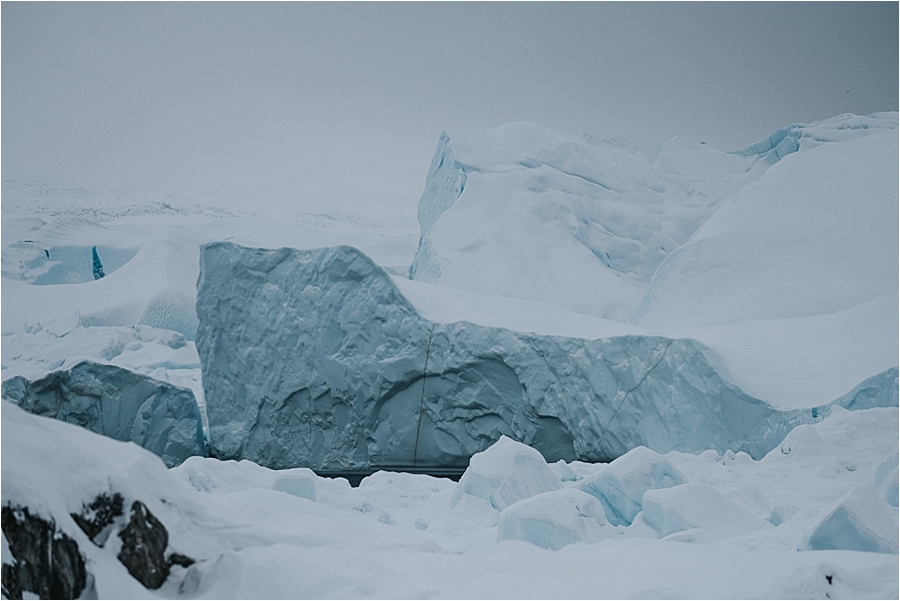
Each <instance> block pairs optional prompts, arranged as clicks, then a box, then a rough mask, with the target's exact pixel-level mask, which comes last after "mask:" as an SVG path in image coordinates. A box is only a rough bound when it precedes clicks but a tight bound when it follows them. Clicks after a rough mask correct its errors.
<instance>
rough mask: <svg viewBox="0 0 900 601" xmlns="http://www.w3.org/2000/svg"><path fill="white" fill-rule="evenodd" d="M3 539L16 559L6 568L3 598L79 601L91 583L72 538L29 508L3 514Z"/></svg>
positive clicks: (5, 565) (7, 508)
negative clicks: (30, 596) (27, 596)
mask: <svg viewBox="0 0 900 601" xmlns="http://www.w3.org/2000/svg"><path fill="white" fill-rule="evenodd" d="M2 525H3V535H4V536H5V537H6V540H7V542H8V543H9V550H10V552H11V554H12V556H13V557H14V558H15V563H13V564H3V573H2V581H3V594H4V595H5V596H6V598H8V599H21V598H22V596H23V593H24V592H30V593H34V594H37V595H38V596H40V598H41V599H77V598H78V597H79V596H80V595H81V593H82V591H84V588H85V585H86V583H87V571H86V570H85V564H84V557H82V555H81V552H80V551H79V549H78V543H76V542H75V541H74V540H73V539H72V538H71V537H69V536H68V535H66V534H65V533H64V532H61V531H59V530H58V529H57V527H56V524H55V523H54V522H53V521H52V520H45V519H43V518H41V517H39V516H37V515H33V514H32V513H31V512H29V511H28V508H27V507H14V506H10V505H7V506H5V507H3V510H2Z"/></svg>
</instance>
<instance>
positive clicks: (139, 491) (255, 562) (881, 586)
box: [0, 402, 898, 598]
mask: <svg viewBox="0 0 900 601" xmlns="http://www.w3.org/2000/svg"><path fill="white" fill-rule="evenodd" d="M897 417H898V416H897V409H896V408H893V409H869V410H860V411H852V412H847V411H839V410H836V412H835V415H832V416H829V417H826V418H824V419H823V420H822V421H820V422H818V423H817V424H815V425H814V426H810V427H812V428H815V429H816V430H817V432H819V436H820V438H821V440H822V441H823V443H824V444H825V445H832V444H833V443H834V440H832V439H834V438H839V439H840V440H841V443H842V444H840V445H836V446H833V447H830V448H828V449H821V450H820V452H819V454H818V455H817V456H813V455H810V456H809V457H808V458H807V459H808V460H809V461H810V462H815V464H818V465H822V464H823V463H827V462H828V461H829V460H837V461H839V462H841V463H845V464H846V460H847V459H848V458H855V461H856V463H855V469H854V470H852V471H849V470H846V469H844V470H842V471H841V472H840V473H836V474H829V475H828V476H823V475H817V474H816V473H815V471H814V470H810V469H796V467H791V468H789V469H786V468H787V466H785V465H784V464H783V463H781V462H772V461H768V460H763V461H754V460H752V459H750V458H749V457H746V456H744V457H743V458H741V457H740V456H737V455H734V454H731V455H730V456H729V455H728V454H726V455H718V454H716V453H705V454H703V455H699V456H698V455H690V454H682V453H677V452H673V453H669V454H667V455H666V456H665V458H666V459H667V460H668V461H670V462H671V463H672V465H673V466H675V467H677V469H679V470H680V471H681V472H682V473H683V474H685V476H686V477H687V478H688V479H689V480H690V484H686V485H681V486H676V487H670V488H663V489H657V490H654V491H652V492H654V493H655V494H656V495H657V496H659V495H660V494H661V493H665V492H667V491H669V492H670V493H671V492H673V491H678V490H679V489H681V490H684V491H686V492H687V494H682V495H681V497H680V498H678V497H677V496H676V495H673V497H675V498H673V499H670V502H669V504H668V507H669V509H670V510H672V511H673V512H674V511H675V510H676V509H677V510H681V511H684V512H688V511H689V510H690V509H691V503H688V502H687V501H688V500H690V499H695V500H696V498H697V497H700V498H701V499H707V497H712V498H714V499H715V502H714V504H713V507H714V508H718V509H721V507H722V506H726V507H728V508H729V510H730V511H731V512H732V513H735V514H737V515H740V516H742V520H744V521H741V522H740V523H741V524H746V523H748V522H750V523H753V524H754V525H755V526H759V522H758V521H754V520H758V519H760V518H757V517H756V516H753V515H752V514H751V513H750V512H749V511H746V512H744V513H740V510H738V509H735V505H734V503H732V504H730V505H729V503H731V502H730V501H728V500H727V499H726V497H725V496H724V495H725V493H724V492H722V491H724V490H727V488H728V487H729V486H732V487H733V486H735V485H738V484H741V483H744V484H752V485H753V486H755V487H756V488H757V489H758V490H759V491H762V494H764V495H765V496H766V497H768V498H769V499H770V500H776V499H777V500H778V501H779V503H780V504H781V505H782V506H787V505H793V506H795V507H802V509H801V510H800V511H798V512H797V513H796V514H795V515H793V516H791V517H788V518H786V521H785V522H784V523H783V524H782V525H780V526H777V527H775V526H771V525H770V526H768V527H762V528H760V529H759V530H755V531H752V532H749V533H748V534H744V535H737V536H732V537H730V538H722V539H719V538H718V535H721V531H720V530H719V529H720V528H722V527H723V526H722V524H721V523H720V522H718V521H717V518H718V517H720V515H721V514H715V515H712V516H709V515H700V517H699V519H694V520H692V522H691V524H694V523H699V524H700V526H699V527H697V526H695V527H692V528H690V529H688V530H681V531H680V532H678V533H675V534H671V535H669V536H667V537H665V540H661V539H660V535H659V534H658V533H656V532H655V531H654V530H652V529H650V530H648V529H647V528H648V527H647V526H643V528H644V529H643V530H641V531H640V532H638V531H637V527H638V526H639V522H641V523H643V518H641V517H638V519H637V520H635V523H634V524H633V525H632V526H630V527H627V528H626V527H622V526H618V527H616V526H613V525H611V524H609V523H608V522H607V523H605V524H604V521H605V520H604V519H603V514H602V512H601V510H602V506H601V504H600V503H599V502H598V501H597V500H596V499H595V498H594V497H592V496H590V495H588V494H586V493H583V492H581V491H579V490H577V488H574V487H572V486H571V484H572V483H569V484H570V485H569V486H566V483H563V482H561V481H559V480H557V489H556V490H554V491H546V492H537V489H533V491H532V492H533V493H534V494H531V495H530V496H528V497H526V498H524V499H520V500H519V501H518V502H517V503H514V504H512V505H510V506H508V507H507V508H505V509H504V511H503V512H498V511H497V510H496V509H494V508H493V507H490V506H489V505H486V504H485V505H478V504H474V503H472V504H464V503H457V504H456V505H455V506H452V505H451V504H452V499H453V498H454V496H455V495H456V492H457V490H458V488H460V487H461V486H462V484H461V483H454V482H452V481H450V480H446V479H440V478H433V477H430V476H424V475H410V474H390V473H385V472H381V473H379V474H375V475H374V476H371V477H370V478H367V479H366V480H364V481H363V483H362V484H361V485H360V486H359V487H358V488H351V487H350V486H349V485H348V484H347V483H346V481H343V480H340V479H338V480H331V479H328V478H320V477H318V476H316V475H315V474H313V473H312V472H310V471H309V470H303V469H292V470H283V471H279V470H268V469H266V468H262V467H260V466H257V465H255V464H252V463H250V462H246V461H244V462H227V461H225V462H223V461H218V460H215V459H206V458H199V457H198V458H193V459H190V460H188V461H187V462H185V463H184V464H182V465H181V466H179V467H177V468H174V469H171V470H167V469H166V468H165V466H164V465H163V463H162V461H160V459H159V458H157V457H156V456H154V455H152V454H151V453H149V452H147V451H145V450H143V449H141V448H139V447H137V446H136V445H133V444H126V443H121V442H118V441H115V440H112V439H110V438H107V437H102V436H99V435H96V434H93V433H91V432H88V431H87V430H84V429H82V428H78V427H75V426H72V425H70V424H65V423H62V422H59V421H57V420H49V419H46V418H41V417H38V416H34V415H30V414H27V413H25V412H23V411H21V410H20V409H18V408H17V407H15V406H13V405H11V404H9V403H6V402H4V403H3V406H2V429H3V431H2V438H0V441H2V451H3V456H4V461H3V464H2V470H3V474H2V477H3V483H4V486H3V488H2V503H3V504H4V505H7V504H27V505H28V506H29V507H30V508H31V509H32V510H33V511H34V512H36V513H37V514H39V515H42V516H45V517H52V518H53V519H54V520H55V522H56V523H57V525H58V527H59V528H60V529H61V530H62V531H63V532H65V533H66V534H67V535H69V536H71V537H72V538H73V539H75V540H76V542H77V543H78V545H79V549H80V550H81V552H82V553H83V554H84V555H85V556H86V558H87V560H88V569H89V571H90V572H91V573H92V574H93V576H94V587H95V589H94V592H95V593H96V595H97V596H98V597H99V598H108V597H114V598H156V597H165V598H248V597H250V598H252V597H266V598H298V597H327V596H340V597H351V596H352V597H375V598H383V597H392V598H393V597H422V596H441V597H445V596H446V597H454V598H475V597H478V598H484V597H488V598H491V597H503V598H505V597H517V598H536V597H541V598H546V597H590V598H630V597H673V596H679V597H692V598H698V597H699V598H702V597H718V598H730V597H741V598H790V597H796V596H806V597H809V596H816V597H824V596H825V595H826V594H828V595H829V596H845V597H853V598H885V597H895V596H896V595H897V593H898V588H897V582H898V572H897V556H896V554H886V553H871V552H860V551H850V550H840V549H839V550H825V551H822V550H807V551H803V552H799V553H798V552H797V550H796V549H797V548H798V547H799V546H800V545H801V543H802V541H804V540H806V539H805V537H806V535H807V534H808V532H809V531H815V530H814V529H815V527H816V526H817V524H819V523H820V521H821V519H822V517H824V516H826V515H828V514H829V513H833V509H834V507H836V506H842V507H851V508H853V509H854V510H855V511H856V513H855V514H854V515H857V516H859V517H860V519H861V520H862V521H861V523H862V524H865V525H867V527H869V528H870V532H873V533H875V534H876V535H877V536H879V537H882V538H885V539H889V538H890V537H891V536H892V535H893V536H894V537H896V529H897V522H896V519H897V514H896V509H895V508H890V507H889V506H888V505H886V504H884V503H882V502H881V501H880V500H879V499H878V498H877V496H875V495H874V491H873V490H872V489H871V484H868V486H869V492H868V496H867V497H866V498H865V499H864V502H862V503H861V502H858V501H855V500H853V499H854V497H853V495H855V494H857V493H856V492H855V491H857V490H858V487H859V486H860V485H861V484H866V482H868V481H869V480H870V479H873V478H874V473H875V471H876V470H877V467H878V465H879V464H880V462H881V461H883V459H884V457H885V455H886V454H887V453H886V452H887V450H890V452H892V453H893V452H895V449H896V444H897V439H896V432H897ZM497 451H498V452H497V453H495V455H497V457H495V459H499V458H500V457H503V458H506V459H508V458H510V457H515V456H517V454H519V453H527V451H524V449H522V448H521V447H513V445H511V444H509V443H503V444H501V445H500V447H499V448H498V449H497ZM632 452H634V451H632ZM773 453H777V454H778V455H779V456H781V457H782V458H784V459H785V460H791V459H792V458H796V456H795V455H794V454H793V453H792V454H791V455H782V454H781V452H780V451H777V450H776V451H773ZM486 455H491V453H490V452H488V453H487V454H486ZM535 459H537V458H535ZM476 463H477V462H476ZM575 467H577V466H575ZM596 468H598V469H600V470H603V469H609V466H606V467H604V466H602V465H601V466H596ZM596 468H595V469H596ZM573 471H574V470H573ZM200 474H205V476H204V478H206V479H205V480H203V478H198V475H200ZM786 480H787V481H789V482H790V484H791V485H790V486H786V485H785V481H786ZM203 482H205V484H203ZM283 482H294V483H301V482H305V483H307V484H304V485H300V486H298V487H297V488H296V489H295V490H302V491H303V492H309V491H310V490H312V489H314V490H315V500H313V499H311V498H309V497H310V496H311V495H305V494H301V495H297V494H291V491H290V490H289V491H284V490H283V489H284V488H286V487H285V486H283V485H280V484H279V483H283ZM280 489H281V490H280ZM520 490H521V489H520ZM697 490H703V491H704V493H700V494H698V493H697ZM715 490H718V491H719V493H715V492H714V491H715ZM110 492H119V493H120V494H122V495H123V497H124V498H125V501H126V503H130V502H132V500H141V501H142V502H143V503H144V504H145V505H146V506H147V508H148V509H149V511H150V512H151V513H152V514H153V515H154V516H156V518H157V519H159V521H160V522H161V523H162V524H163V525H164V527H165V528H166V529H167V531H168V534H169V547H168V549H167V551H169V552H179V553H182V554H184V555H187V556H188V557H191V558H193V559H196V560H197V562H196V563H195V564H193V565H192V566H190V567H188V568H181V567H176V568H173V571H172V574H171V575H170V577H169V580H168V582H167V583H166V584H164V585H163V587H162V588H161V589H158V590H157V591H148V590H147V589H144V588H143V587H141V586H140V585H139V584H137V582H136V581H135V580H133V579H132V578H131V577H130V576H129V575H128V573H127V571H126V570H125V568H124V567H123V566H122V565H121V564H120V563H119V561H118V560H117V559H116V553H117V544H118V543H117V541H118V537H117V536H110V537H109V539H108V540H109V542H107V543H106V544H105V546H103V547H99V546H97V545H95V544H94V543H92V542H91V541H90V540H89V539H88V537H87V535H86V534H85V533H84V532H82V531H81V530H80V528H79V527H78V526H77V524H76V523H75V522H74V521H73V520H72V518H71V517H70V515H69V514H70V513H74V512H78V511H79V510H80V509H81V508H82V506H83V505H86V504H88V503H90V502H91V501H92V499H93V498H94V497H95V496H96V495H97V494H99V493H110ZM848 493H851V494H850V495H848ZM648 494H649V493H648ZM716 495H718V496H716ZM463 496H464V497H471V495H468V494H466V495H463ZM650 496H652V495H650ZM472 498H473V499H474V497H472ZM707 500H708V499H707ZM879 504H880V505H879ZM883 512H888V513H887V520H888V521H889V524H884V523H879V522H878V521H877V519H875V517H874V516H877V515H879V513H880V515H881V517H882V518H884V517H885V515H884V513H883ZM680 515H682V516H683V515H684V514H680ZM490 516H493V519H491V518H490ZM748 516H749V517H748ZM423 525H425V526H426V527H425V528H422V526H423ZM115 527H118V526H115ZM727 528H734V526H733V525H728V526H727ZM727 528H726V532H725V533H726V534H733V532H732V531H729V530H727ZM872 528H874V529H872ZM523 537H524V538H526V539H527V540H521V539H522V538H523ZM509 539H520V540H509ZM894 540H896V538H894ZM528 541H531V542H528ZM535 543H537V544H535ZM561 543H567V544H565V545H564V546H559V548H558V550H555V551H554V550H552V549H553V548H554V547H556V546H558V545H560V544H561ZM3 561H4V563H6V562H8V561H10V558H9V556H8V547H6V546H4V556H3Z"/></svg>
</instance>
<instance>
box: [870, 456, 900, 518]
mask: <svg viewBox="0 0 900 601" xmlns="http://www.w3.org/2000/svg"><path fill="white" fill-rule="evenodd" d="M897 458H898V454H897V453H894V454H893V455H891V456H890V457H888V458H887V459H885V460H884V461H882V462H881V464H880V465H879V466H878V469H877V470H876V471H875V488H876V489H877V490H878V496H879V497H881V498H882V499H883V500H884V502H885V503H887V504H888V505H892V506H894V507H897V505H898V496H900V491H898V482H897V463H898V461H897Z"/></svg>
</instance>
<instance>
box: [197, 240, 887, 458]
mask: <svg viewBox="0 0 900 601" xmlns="http://www.w3.org/2000/svg"><path fill="white" fill-rule="evenodd" d="M197 315H198V317H199V319H200V326H199V328H198V331H197V348H198V352H199V354H200V361H201V365H202V369H203V386H204V391H205V394H204V396H205V398H206V399H207V414H208V417H209V425H210V443H211V445H212V448H213V449H214V451H215V453H217V454H218V456H219V457H220V458H223V459H230V458H233V459H251V460H252V461H255V462H257V463H260V464H261V465H265V466H268V467H273V468H286V467H297V466H305V467H311V468H313V469H328V470H334V469H337V470H340V469H348V468H359V467H372V466H379V467H391V466H394V467H410V466H412V467H416V466H418V467H428V466H431V467H435V466H443V467H448V466H457V467H463V466H465V465H466V463H467V461H468V458H469V457H471V456H472V455H473V454H474V453H477V452H479V451H482V450H484V449H486V448H487V447H488V446H489V445H490V444H491V443H493V442H495V441H497V440H498V439H500V437H501V436H504V435H505V436H508V437H510V438H512V439H514V440H517V441H520V442H523V443H525V444H528V445H531V446H533V447H534V448H536V449H537V450H538V451H540V452H541V453H542V454H543V456H544V457H545V458H546V459H547V460H550V461H556V460H558V459H565V460H567V461H570V460H573V459H581V460H586V461H602V460H609V459H612V458H614V457H617V456H619V455H621V454H623V453H625V452H626V451H628V450H629V449H632V448H635V447H637V446H641V445H643V446H646V447H648V448H650V449H653V450H655V451H657V452H667V451H670V450H679V451H687V452H700V451H703V450H705V449H708V448H714V449H717V450H719V451H725V450H727V449H732V450H734V451H739V450H743V451H746V452H747V453H749V454H750V455H752V456H754V457H762V456H763V455H765V454H766V453H767V452H768V451H770V450H771V449H772V448H774V447H775V445H777V444H778V443H779V442H780V441H781V440H782V439H783V438H784V436H785V435H786V434H787V432H788V431H789V430H790V429H791V428H792V427H794V426H795V425H798V424H801V423H805V422H811V421H814V420H815V419H816V416H817V415H819V414H820V413H821V411H824V409H825V407H824V406H822V407H818V408H814V409H813V410H806V409H804V410H794V411H779V410H776V409H774V408H773V407H772V406H770V405H769V404H768V403H766V402H764V401H763V400H760V399H757V398H754V397H752V396H750V395H748V394H746V393H745V392H743V391H742V390H741V389H740V388H738V387H737V386H736V385H734V384H732V383H731V382H730V381H729V380H727V379H725V378H723V377H722V376H721V375H720V374H719V372H718V371H717V370H716V368H714V365H715V364H716V363H715V361H714V358H712V359H711V356H710V355H709V351H708V349H706V348H705V347H703V346H702V345H700V344H699V343H697V342H695V341H693V340H690V339H671V338H664V337H656V336H637V335H630V336H618V337H613V338H607V339H598V340H584V339H579V338H566V337H561V336H550V335H538V334H533V333H525V332H515V331H511V330H507V329H502V328H494V327H485V326H479V325H474V324H471V323H467V322H456V323H435V322H431V321H428V320H426V319H424V318H423V317H421V315H420V314H419V313H418V312H417V310H416V308H415V307H414V306H413V305H412V304H411V303H410V302H409V301H408V300H407V299H406V298H405V297H404V296H403V294H402V293H401V292H400V291H399V289H398V288H397V287H396V285H395V284H394V283H393V281H392V280H391V278H390V277H389V276H388V275H387V274H386V273H385V271H384V270H383V269H381V268H380V267H378V266H377V265H375V264H374V263H373V262H372V261H371V260H370V259H369V258H368V257H366V256H365V255H363V254H362V253H360V252H359V251H357V250H355V249H353V248H350V247H346V246H341V247H334V248H326V249H314V250H307V251H298V250H293V249H287V248H282V249H278V250H267V249H249V248H244V247H240V246H237V245H235V244H231V243H214V244H209V245H206V246H204V247H203V249H202V251H201V274H200V279H199V282H198V292H197ZM885 382H887V383H888V384H886V385H888V386H894V387H896V370H893V372H892V373H891V374H887V375H886V376H885ZM867 398H868V397H867ZM873 398H874V401H872V402H874V403H876V404H880V403H882V402H884V403H885V404H890V403H896V394H895V393H892V392H890V390H888V392H887V393H886V394H884V395H881V396H879V395H875V397H873Z"/></svg>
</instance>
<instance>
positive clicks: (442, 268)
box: [409, 113, 897, 321]
mask: <svg viewBox="0 0 900 601" xmlns="http://www.w3.org/2000/svg"><path fill="white" fill-rule="evenodd" d="M896 128H897V115H896V113H877V114H874V115H870V116H867V117H861V116H856V115H841V116H839V117H836V118H833V119H828V120H825V121H820V122H816V123H811V124H795V125H791V126H789V127H787V128H782V129H779V130H777V131H776V132H774V133H773V134H772V135H771V136H769V137H768V138H766V139H765V140H763V141H762V142H759V143H758V144H755V145H753V146H750V147H748V148H746V149H743V150H740V151H736V152H733V153H726V152H720V151H717V150H714V149H712V148H709V147H707V146H704V145H702V144H700V143H699V142H694V141H691V140H688V139H684V138H675V139H673V140H671V141H669V142H665V143H647V142H639V141H636V140H631V139H628V138H623V137H617V138H612V139H605V140H601V139H595V138H593V137H591V136H589V135H583V136H573V135H569V134H564V133H560V132H555V131H552V130H550V129H547V128H545V127H542V126H540V125H536V124H531V123H510V124H507V125H504V126H501V127H498V128H495V129H488V130H482V129H476V128H469V129H463V130H458V131H444V132H442V133H441V135H440V138H439V140H438V145H437V149H436V151H435V154H434V158H433V160H432V163H431V167H430V169H429V171H428V175H427V178H426V183H425V189H424V191H423V192H422V196H421V198H420V200H419V206H418V221H419V227H420V237H419V246H418V250H417V252H416V256H415V259H414V261H413V263H412V265H411V266H410V269H409V277H410V279H413V280H418V281H423V282H429V283H435V284H440V285H442V286H449V287H454V288H459V289H464V290H469V291H473V292H478V293H482V294H490V295H498V296H510V297H515V298H522V299H527V300H533V301H539V302H544V303H548V304H553V305H556V306H559V307H563V308H565V309H568V310H570V311H576V312H580V313H586V314H589V315H596V316H601V317H606V318H610V319H616V320H618V321H628V320H630V319H631V317H632V315H633V314H634V312H635V311H636V310H637V309H638V307H639V306H642V309H641V314H643V313H646V312H648V311H649V310H650V309H649V308H648V307H646V306H643V304H642V303H644V300H643V299H644V296H645V294H646V293H647V292H648V287H649V286H650V282H651V279H653V278H654V274H655V272H656V270H657V268H658V267H659V266H660V265H661V264H662V263H663V262H664V261H665V260H666V259H667V258H668V257H669V256H670V255H671V254H672V253H673V252H675V251H676V250H677V249H679V248H681V247H682V246H683V245H685V244H686V243H687V242H688V241H689V240H691V239H692V237H693V236H694V234H695V233H696V232H697V231H698V229H699V228H700V227H701V226H703V225H704V224H705V223H706V222H707V221H709V220H710V219H711V218H712V217H713V216H714V215H716V214H717V213H718V212H719V210H720V209H722V208H723V207H724V206H725V205H727V204H728V203H730V202H731V201H732V199H734V197H735V196H736V195H738V193H739V192H740V191H741V190H742V189H744V188H747V187H748V186H750V185H751V184H754V183H756V182H757V181H759V180H760V178H762V177H763V176H764V175H765V174H766V173H767V172H768V170H770V168H772V166H773V165H775V164H776V163H780V162H781V161H783V160H784V159H785V158H786V157H789V155H793V154H807V153H810V154H811V153H813V152H815V151H816V150H817V149H818V147H820V146H836V147H840V149H839V150H837V151H836V152H838V153H844V152H847V151H846V150H845V149H844V147H845V146H847V143H851V144H852V143H853V142H854V141H858V140H859V138H863V137H869V136H874V135H877V134H885V133H889V132H893V131H896ZM894 145H895V146H896V138H895V139H894ZM791 158H794V157H791ZM888 158H890V157H888ZM785 162H786V163H791V162H792V161H790V160H788V161H785ZM891 164H893V165H896V159H894V160H893V163H891ZM878 168H879V169H880V168H881V167H880V165H879V166H878ZM788 170H790V168H788ZM894 171H895V170H891V169H888V170H883V169H882V172H883V173H884V174H886V176H887V177H893V174H894ZM826 175H827V173H826ZM893 179H894V180H896V178H895V177H894V178H893ZM854 181H856V180H854ZM894 184H896V182H894ZM894 190H895V193H894V194H893V196H892V198H896V185H894ZM848 206H854V207H855V205H854V204H853V203H850V204H849V205H848ZM865 213H866V214H869V213H870V211H866V212H865ZM895 213H896V209H895ZM761 214H764V215H767V214H769V213H768V212H765V211H764V212H762V213H761ZM892 223H896V219H894V220H893V221H890V220H886V221H885V225H884V226H883V227H887V226H889V225H890V224H892ZM882 229H883V228H882ZM877 243H880V239H879V240H873V241H872V242H871V243H869V244H870V245H875V244H877ZM894 246H896V243H895V244H894ZM866 248H868V246H866ZM880 248H883V247H880ZM743 256H755V255H752V254H750V255H743ZM769 264H770V262H768V261H765V262H763V265H764V266H767V265H769ZM894 271H895V272H896V269H895V270H894ZM710 277H712V276H710ZM715 277H718V276H715ZM859 277H860V279H861V280H862V279H863V277H864V276H863V275H860V276H859ZM748 287H749V285H748ZM656 288H658V285H657V286H656ZM895 288H896V286H895ZM691 289H692V290H693V287H692V288H691ZM660 292H661V291H660V290H656V289H654V290H653V294H654V295H655V294H658V293H660ZM703 293H704V291H703V290H702V289H698V290H697V296H700V295H702V294H703ZM772 296H773V297H774V296H775V295H772ZM644 304H645V303H644Z"/></svg>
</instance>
